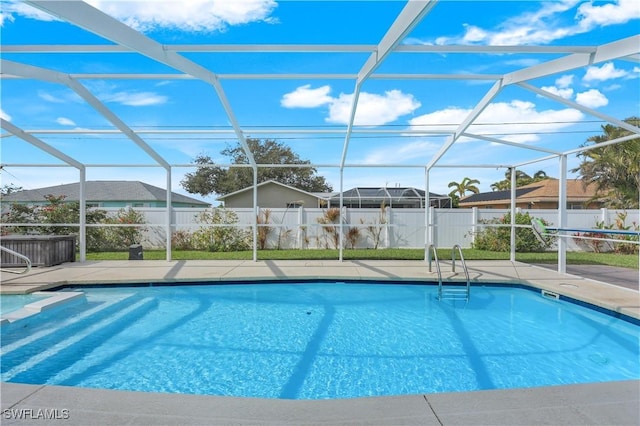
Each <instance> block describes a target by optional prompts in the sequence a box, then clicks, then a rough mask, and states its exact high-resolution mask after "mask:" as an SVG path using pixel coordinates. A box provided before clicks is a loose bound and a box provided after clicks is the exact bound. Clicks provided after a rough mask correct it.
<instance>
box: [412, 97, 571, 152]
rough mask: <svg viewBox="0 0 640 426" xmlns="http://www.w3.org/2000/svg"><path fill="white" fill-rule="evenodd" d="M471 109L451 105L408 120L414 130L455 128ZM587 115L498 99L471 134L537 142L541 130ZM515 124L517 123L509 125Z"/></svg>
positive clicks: (545, 130) (470, 129)
mask: <svg viewBox="0 0 640 426" xmlns="http://www.w3.org/2000/svg"><path fill="white" fill-rule="evenodd" d="M470 112H471V110H470V109H463V108H457V107H450V108H447V109H444V110H440V111H436V112H433V113H429V114H424V115H421V116H419V117H415V118H413V119H411V120H409V124H410V125H411V127H412V128H413V129H430V130H439V131H443V132H451V131H454V130H455V129H456V128H457V127H458V125H459V124H460V123H461V122H462V121H463V120H464V119H465V118H466V117H467V116H468V115H469V113H470ZM583 117H584V115H583V114H582V113H581V112H580V111H578V110H575V109H570V108H567V109H562V110H545V111H538V110H536V108H535V105H534V104H533V103H531V102H523V101H518V100H515V101H512V102H509V103H506V102H498V103H493V104H490V105H489V106H487V108H485V110H484V111H483V112H482V113H481V114H480V116H479V117H478V118H477V120H476V123H481V124H475V125H472V126H470V127H469V128H468V129H467V132H468V133H474V134H479V135H491V136H493V137H497V138H501V139H505V140H508V141H511V142H536V141H538V140H540V136H539V135H538V133H541V132H553V131H558V130H561V129H564V128H567V127H569V126H571V125H572V124H571V122H573V121H577V120H580V119H582V118H583ZM509 123H514V124H509Z"/></svg>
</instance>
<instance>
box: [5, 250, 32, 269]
mask: <svg viewBox="0 0 640 426" xmlns="http://www.w3.org/2000/svg"><path fill="white" fill-rule="evenodd" d="M0 251H3V252H5V253H8V254H9V255H11V256H15V257H17V258H19V259H22V260H24V262H25V268H24V269H23V270H21V271H14V270H12V269H6V268H0V271H2V272H9V273H11V274H25V273H27V272H29V271H30V270H31V260H30V259H29V258H28V257H27V256H25V255H23V254H20V253H18V252H16V251H13V250H11V249H8V248H6V247H2V246H0Z"/></svg>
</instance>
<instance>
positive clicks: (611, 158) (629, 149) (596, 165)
mask: <svg viewBox="0 0 640 426" xmlns="http://www.w3.org/2000/svg"><path fill="white" fill-rule="evenodd" d="M624 121H625V122H627V123H629V124H631V125H634V126H636V127H638V126H640V118H638V117H631V118H627V119H626V120H624ZM602 131H603V134H602V135H597V136H592V137H590V138H589V139H587V141H586V142H585V143H584V144H583V145H582V146H590V145H594V144H595V145H597V144H599V143H603V142H607V141H610V140H613V139H618V138H621V137H624V136H627V135H630V134H632V133H631V132H630V131H628V130H626V129H623V128H621V127H617V126H614V125H611V124H606V125H604V126H602ZM578 157H581V158H582V163H580V165H579V166H578V167H577V168H575V169H573V170H571V171H572V172H578V173H579V174H580V176H581V177H582V179H583V181H584V183H585V184H595V185H596V190H597V194H596V197H595V199H596V200H599V201H601V202H603V203H604V205H605V206H606V207H610V208H636V209H637V208H638V189H639V188H640V139H638V138H636V139H632V140H629V141H626V142H621V143H617V144H613V145H608V146H604V147H601V148H594V149H590V150H588V151H584V152H582V153H580V154H578Z"/></svg>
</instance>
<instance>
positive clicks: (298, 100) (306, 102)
mask: <svg viewBox="0 0 640 426" xmlns="http://www.w3.org/2000/svg"><path fill="white" fill-rule="evenodd" d="M329 92H331V87H330V86H328V85H326V86H321V87H318V88H317V89H312V88H311V85H310V84H305V85H304V86H300V87H298V88H297V89H296V90H294V91H293V92H291V93H287V94H285V95H284V96H283V97H282V99H281V100H280V104H281V105H282V106H283V107H285V108H316V107H319V106H321V105H325V104H329V103H331V102H332V101H333V98H332V97H331V96H329Z"/></svg>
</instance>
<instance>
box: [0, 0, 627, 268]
mask: <svg viewBox="0 0 640 426" xmlns="http://www.w3.org/2000/svg"><path fill="white" fill-rule="evenodd" d="M24 3H26V4H28V5H31V6H33V7H35V8H37V9H39V10H41V11H44V12H46V13H48V14H50V15H52V16H54V17H56V18H57V19H61V20H63V21H66V22H69V23H71V24H74V25H76V26H79V27H82V28H84V29H85V30H87V31H89V32H91V33H94V34H96V35H98V36H101V37H102V38H104V39H106V40H109V41H110V42H112V43H113V44H111V45H72V44H69V45H1V51H2V52H4V53H21V54H34V55H37V54H43V53H45V54H52V53H55V54H66V53H73V54H79V53H92V54H114V53H123V52H127V53H137V54H140V55H143V56H145V57H147V58H150V59H152V60H154V61H157V62H159V63H162V64H164V65H166V66H169V67H170V68H173V69H174V70H175V71H176V72H175V73H170V74H168V73H162V74H148V73H139V74H138V73H127V74H112V73H95V74H91V73H70V74H65V73H61V72H58V71H53V70H50V69H46V68H41V67H34V66H31V65H26V64H22V63H18V62H15V61H8V60H5V59H2V62H1V68H2V69H1V73H0V78H2V79H3V80H7V81H11V80H16V79H38V80H42V81H47V82H51V83H56V84H63V85H65V86H67V87H69V88H70V89H71V90H73V91H74V92H75V93H76V94H78V95H79V96H81V97H82V98H83V99H84V101H85V102H86V103H87V104H89V105H90V106H91V107H92V108H94V109H95V110H96V111H97V112H99V113H100V114H101V115H102V116H103V117H105V118H106V119H107V120H109V121H110V122H111V123H112V124H113V125H114V126H115V127H116V129H117V130H100V129H82V130H56V129H50V130H47V129H31V130H24V129H21V128H19V127H18V126H16V125H14V124H12V123H10V122H8V121H6V120H4V119H2V120H1V124H2V128H3V129H4V130H5V131H6V132H7V133H4V134H2V135H0V139H2V138H6V137H10V136H15V137H18V138H20V139H23V140H25V141H26V142H28V143H30V144H32V145H34V146H36V147H38V148H39V149H41V150H43V151H45V152H47V153H48V154H50V155H52V156H53V157H55V158H58V159H59V160H61V161H62V162H64V163H65V164H62V165H60V164H29V163H15V162H14V163H5V164H3V166H16V167H31V166H33V167H69V166H71V167H75V168H77V169H78V170H79V173H80V208H81V214H80V256H81V261H84V260H85V259H86V241H85V240H86V223H85V203H84V185H85V180H86V168H87V167H161V168H164V169H165V171H166V176H167V184H166V186H167V188H166V189H167V222H166V233H167V255H166V258H167V260H171V227H172V223H171V175H172V170H173V169H174V168H184V167H193V165H192V164H169V163H168V162H167V161H166V160H165V159H164V158H163V157H162V156H161V155H160V154H159V153H157V152H156V151H155V150H154V149H153V148H152V147H151V146H150V145H149V144H148V143H147V142H146V141H145V140H144V139H143V138H142V136H141V135H150V134H156V135H161V134H181V135H189V134H227V135H232V136H235V138H236V139H237V140H238V142H239V143H240V145H241V147H242V148H243V149H244V151H245V154H246V156H247V158H248V160H249V164H228V165H220V164H217V166H225V167H227V166H228V167H250V168H251V169H252V170H253V208H254V217H255V218H256V220H255V221H254V224H253V241H254V243H253V259H254V261H255V260H257V216H258V206H257V171H258V168H261V167H332V168H338V169H339V173H340V194H341V196H340V206H341V207H342V206H343V198H342V193H343V180H344V179H343V173H344V170H345V168H355V167H372V168H375V167H383V168H384V167H393V168H421V169H424V173H425V175H424V176H425V193H426V199H425V205H427V206H428V205H429V202H430V201H429V174H430V171H431V170H432V169H433V168H445V167H448V168H474V167H476V168H477V167H484V168H508V169H510V170H511V180H512V188H513V189H512V200H511V204H512V213H513V211H514V209H515V183H514V182H515V172H516V168H518V167H522V166H524V165H527V164H532V163H535V162H539V161H545V160H549V159H553V158H557V159H558V160H559V175H560V182H559V185H560V203H559V217H558V221H559V227H561V228H562V227H563V226H564V221H565V220H566V206H565V203H564V201H565V200H566V188H565V185H566V175H567V156H568V155H570V154H576V153H579V152H582V151H585V150H588V149H592V148H594V147H593V146H591V147H578V148H576V149H571V150H566V151H557V150H552V149H546V148H541V147H536V146H532V145H527V144H523V143H516V142H513V141H507V140H503V139H499V138H494V137H489V136H484V135H478V134H473V133H470V132H468V129H469V127H470V126H472V125H473V124H474V123H475V120H476V119H477V117H478V116H479V115H480V114H481V113H482V111H483V110H484V109H485V108H486V107H487V106H488V105H489V104H490V103H491V102H492V101H493V100H494V99H495V98H496V96H498V95H499V94H500V93H502V91H503V90H504V89H505V88H506V87H509V86H517V87H520V88H522V89H523V90H527V91H530V92H533V93H536V94H538V95H541V96H544V97H546V98H548V99H551V100H553V101H557V102H559V103H561V104H563V105H566V106H568V107H570V108H575V109H578V110H580V111H582V112H584V113H586V114H589V115H592V116H594V117H598V118H600V119H602V120H604V121H607V122H608V123H612V124H614V125H616V126H619V127H622V128H624V129H627V130H629V131H630V132H632V133H633V134H632V135H630V136H626V137H623V138H619V139H617V140H615V141H610V142H607V144H614V143H624V142H626V141H628V140H631V139H635V138H638V137H640V128H638V127H635V126H632V125H630V124H628V123H626V122H623V121H621V120H618V119H616V118H614V117H611V116H608V115H606V114H603V113H600V112H598V111H595V110H593V109H591V108H586V107H584V106H581V105H579V104H577V103H575V102H572V101H569V100H567V99H564V98H561V97H559V96H557V95H554V94H552V93H549V92H547V91H545V90H543V89H540V88H537V87H535V86H534V85H532V84H531V83H530V81H532V80H534V79H537V78H540V77H544V76H550V75H554V74H558V73H562V72H566V71H570V70H574V69H576V68H581V67H586V66H590V65H594V64H597V63H602V62H605V61H609V60H614V59H622V60H628V61H632V62H634V63H638V62H640V35H635V36H632V37H628V38H624V39H620V40H617V41H614V42H611V43H608V44H604V45H600V46H416V45H401V44H400V43H401V42H402V41H403V40H404V39H405V38H406V37H407V36H408V35H409V34H410V33H411V31H412V30H413V29H414V28H415V27H416V26H417V25H418V24H419V23H420V22H421V21H422V20H423V19H424V18H425V17H426V16H427V15H428V14H429V12H431V10H432V9H433V8H434V7H436V6H437V3H438V1H437V0H431V1H408V2H407V3H406V5H405V7H404V8H403V9H402V10H401V12H400V14H399V15H398V17H397V18H396V19H395V20H394V22H393V23H392V24H391V25H390V26H389V28H388V30H387V31H386V33H385V34H384V36H383V37H382V38H381V40H380V42H379V43H378V44H375V45H365V44H354V45H335V44H318V45H308V44H264V45H213V44H210V45H186V44H182V45H165V44H160V43H159V42H157V41H155V40H153V39H152V38H150V37H148V36H146V35H144V34H142V33H140V32H138V31H136V30H134V29H132V28H130V27H128V26H127V25H125V24H124V23H122V22H119V21H118V20H116V19H114V18H112V17H110V16H108V15H106V14H105V13H103V12H101V11H100V10H98V9H95V8H94V7H92V6H90V5H88V4H87V3H84V2H78V1H56V2H51V1H44V0H33V1H25V2H24ZM185 52H243V53H247V52H261V53H265V52H287V53H358V54H362V53H369V57H368V58H367V60H366V61H365V62H364V63H363V65H362V67H361V69H360V71H359V72H358V73H355V74H344V73H342V74H340V73H335V74H331V73H316V74H313V73H308V74H301V73H283V74H268V73H264V74H243V73H237V74H216V73H214V72H213V71H211V70H209V69H207V68H205V67H203V66H201V65H199V64H198V63H196V62H194V61H192V60H189V59H187V58H186V57H184V56H182V55H181V54H180V53H185ZM392 53H411V54H434V53H436V54H442V53H457V54H464V53H476V54H477V53H485V54H513V53H522V54H530V55H536V54H556V55H564V56H561V57H559V58H557V59H554V60H550V61H547V62H543V63H540V64H538V65H535V66H531V67H527V68H524V69H521V70H518V71H515V72H511V73H507V74H504V75H495V74H454V73H451V74H428V73H424V74H416V73H413V74H411V73H406V74H402V73H393V74H390V73H376V70H377V69H378V68H379V66H380V65H381V64H383V63H384V61H385V60H386V59H387V57H388V56H389V55H390V54H392ZM80 79H87V80H89V79H114V80H117V79H142V80H153V79H162V80H199V81H203V82H205V83H207V84H209V85H210V86H212V87H213V89H214V92H215V94H216V96H217V98H218V101H219V102H220V103H221V105H222V107H223V109H224V112H225V114H226V116H227V119H228V121H229V123H230V128H229V129H222V130H219V129H218V130H202V129H184V130H158V129H155V130H148V129H144V130H143V129H137V130H136V129H133V128H131V127H129V126H128V125H127V124H126V123H125V121H124V120H122V119H121V118H120V117H118V116H117V115H116V114H114V113H113V112H112V111H110V110H109V109H108V108H107V107H106V106H105V105H104V104H103V103H102V102H100V101H99V100H98V99H97V98H96V97H95V96H94V95H93V94H92V93H91V92H90V91H89V90H88V89H87V88H86V87H85V86H83V85H82V84H81V83H80V82H79V81H78V80H80ZM249 79H250V80H275V79H307V80H311V79H341V80H353V81H354V93H353V102H352V105H351V110H350V116H349V121H348V124H347V126H346V128H344V129H318V128H315V129H314V128H307V129H270V128H248V127H247V128H244V127H243V126H242V125H241V124H240V122H239V121H238V119H237V118H236V115H235V112H234V110H233V108H232V105H231V102H230V101H229V99H228V98H227V95H226V93H225V91H224V89H223V86H222V83H221V81H222V80H249ZM367 80H420V81H426V80H435V81H437V80H487V81H493V85H492V86H491V88H490V89H489V90H488V91H487V92H486V93H485V95H484V96H483V97H482V99H481V100H480V101H479V102H478V103H477V104H476V105H475V107H474V108H473V109H472V111H471V112H470V113H469V114H468V116H467V117H466V118H465V119H464V120H463V121H462V123H460V124H459V125H458V126H455V128H454V129H452V130H450V131H441V130H439V131H434V130H429V129H425V130H416V129H411V130H390V129H366V128H358V127H356V126H355V124H354V121H355V116H356V108H357V106H358V100H359V94H360V91H361V88H362V85H363V84H364V83H365V82H366V81H367ZM245 132H250V133H251V134H252V135H277V134H296V135H320V134H336V135H343V136H344V143H343V147H342V155H341V157H340V162H339V163H338V164H309V165H281V164H257V163H256V161H255V159H254V157H253V154H252V152H251V150H250V148H249V146H248V144H247V141H246V137H245ZM357 133H362V134H379V135H388V134H392V135H398V136H399V135H403V134H404V135H427V134H432V135H443V136H447V137H448V138H447V140H446V142H445V143H444V144H443V145H442V146H441V147H440V149H439V150H438V152H437V153H436V154H435V155H434V156H433V157H432V158H431V159H430V160H429V161H428V162H427V163H426V164H413V165H411V164H380V165H364V164H350V163H347V161H346V160H347V153H348V150H349V143H350V139H351V136H352V135H353V134H357ZM52 134H60V135H63V134H86V135H88V134H96V135H97V134H122V135H125V136H126V137H127V138H129V139H130V140H132V141H133V142H134V143H135V144H136V145H137V146H138V147H139V148H140V149H142V150H143V151H144V152H146V153H147V154H148V155H149V156H150V157H151V158H152V159H153V160H154V161H155V162H156V164H154V165H148V164H147V165H140V164H84V163H81V162H79V161H77V160H75V159H73V158H71V157H69V156H68V155H66V154H65V153H63V152H61V151H59V150H57V149H55V148H53V147H52V146H50V145H48V144H47V143H45V142H44V141H42V140H41V139H39V138H38V137H37V136H36V135H52ZM462 137H465V138H473V139H477V140H484V141H488V142H493V143H498V144H504V145H508V146H513V147H518V148H522V149H527V150H531V151H534V152H540V153H544V154H547V155H546V156H544V157H540V158H537V159H533V160H529V161H526V162H521V163H519V164H493V165H492V164H486V165H471V164H470V165H466V164H464V163H462V164H458V165H443V164H440V160H441V159H442V157H443V156H444V154H445V153H446V152H447V151H448V150H449V149H450V148H451V147H452V146H453V145H454V144H456V143H457V142H458V141H459V139H460V138H462ZM603 145H604V144H599V145H598V147H600V146H603ZM211 166H213V165H211ZM341 210H342V209H341ZM513 220H515V215H513V214H512V221H513ZM341 222H342V221H341ZM430 222H431V220H430V209H425V259H426V256H427V247H429V245H430V244H431V242H432V236H431V234H432V232H431V231H432V230H431V226H430ZM342 233H343V229H342V226H340V235H341V238H340V240H341V244H340V251H339V259H340V260H342V259H343V247H342V239H343V238H342ZM511 239H512V249H511V259H512V260H515V245H514V240H515V227H514V226H513V224H512V236H511ZM561 240H562V239H561ZM565 252H566V246H565V244H564V243H563V242H562V241H561V242H560V243H559V248H558V253H559V256H558V270H559V271H561V272H564V270H565V260H566V254H565Z"/></svg>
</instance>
